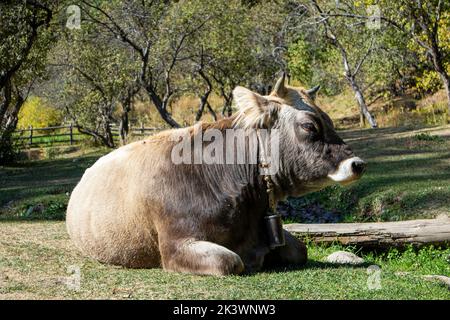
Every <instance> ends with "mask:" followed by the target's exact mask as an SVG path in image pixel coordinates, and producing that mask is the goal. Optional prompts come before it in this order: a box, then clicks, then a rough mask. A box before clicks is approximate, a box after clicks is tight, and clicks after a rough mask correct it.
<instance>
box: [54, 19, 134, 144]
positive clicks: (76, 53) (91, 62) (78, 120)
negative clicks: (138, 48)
mask: <svg viewBox="0 0 450 320" xmlns="http://www.w3.org/2000/svg"><path fill="white" fill-rule="evenodd" d="M97 31H98V30H97V25H94V24H92V25H85V26H84V28H82V29H81V30H76V31H68V32H66V33H65V34H64V35H62V36H61V38H60V41H59V44H58V46H57V47H55V50H53V52H52V60H53V61H52V66H53V67H55V68H58V70H59V71H60V72H61V73H62V77H58V78H57V79H55V80H56V81H57V82H58V84H61V83H62V86H63V88H62V90H56V91H53V94H54V95H53V97H52V100H53V101H57V102H58V104H59V106H60V108H62V109H63V110H64V111H65V114H66V115H67V116H68V117H69V118H70V120H71V121H72V122H73V123H74V124H75V126H76V127H77V128H78V130H79V131H80V132H81V133H84V134H87V135H90V136H92V137H94V139H95V140H96V141H98V142H100V143H101V144H103V145H105V146H107V147H110V148H112V147H114V146H115V143H114V139H113V135H112V132H111V125H112V124H113V123H114V122H116V120H117V119H115V118H114V116H113V113H114V111H115V110H116V109H117V108H118V107H119V106H120V107H121V108H122V112H121V115H120V121H118V122H119V123H120V127H119V129H120V130H119V132H120V133H121V140H122V142H123V143H125V142H126V138H127V134H128V113H129V112H130V110H131V104H132V100H133V97H134V95H135V94H136V93H137V91H138V89H137V87H136V77H137V70H138V66H137V65H136V64H135V63H134V60H133V59H129V57H130V56H132V54H133V52H132V51H130V50H129V48H127V47H124V46H123V45H122V43H121V42H120V41H117V39H114V38H111V37H110V36H109V35H108V34H106V35H105V34H103V33H100V32H97Z"/></svg>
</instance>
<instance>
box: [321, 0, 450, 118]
mask: <svg viewBox="0 0 450 320" xmlns="http://www.w3.org/2000/svg"><path fill="white" fill-rule="evenodd" d="M378 5H379V10H380V14H379V16H378V17H376V18H378V19H380V21H382V22H383V23H384V24H386V25H388V26H390V27H392V28H395V29H396V30H398V31H400V32H402V33H403V37H406V38H407V39H411V40H412V41H413V42H414V43H416V44H417V45H418V46H419V47H421V48H422V49H423V50H424V51H425V54H426V57H427V59H428V61H429V62H430V63H431V65H432V67H433V69H434V71H436V72H437V73H438V74H439V76H440V78H441V81H442V84H443V87H444V89H445V91H446V93H447V104H448V115H449V121H450V75H449V69H450V67H449V64H450V45H449V43H450V36H449V33H448V28H449V27H450V3H449V2H448V1H444V0H400V1H396V2H392V1H381V2H380V3H378ZM327 16H329V17H344V18H347V19H353V20H362V21H367V20H370V19H373V17H371V16H367V15H366V14H356V13H348V12H345V13H340V12H339V13H333V14H327Z"/></svg>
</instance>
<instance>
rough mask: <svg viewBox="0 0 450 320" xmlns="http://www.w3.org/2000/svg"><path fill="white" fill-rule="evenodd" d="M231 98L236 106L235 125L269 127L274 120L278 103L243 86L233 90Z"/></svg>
mask: <svg viewBox="0 0 450 320" xmlns="http://www.w3.org/2000/svg"><path fill="white" fill-rule="evenodd" d="M233 98H234V102H235V103H236V106H237V107H238V109H239V111H238V115H237V117H236V119H235V120H234V124H235V125H239V126H241V127H244V128H270V127H271V126H272V124H273V122H274V121H275V120H276V118H277V115H278V110H279V107H280V105H279V104H278V103H271V102H270V101H269V100H267V99H266V98H264V97H263V96H261V95H259V94H257V93H255V92H252V91H250V90H248V89H246V88H244V87H236V88H235V89H234V90H233Z"/></svg>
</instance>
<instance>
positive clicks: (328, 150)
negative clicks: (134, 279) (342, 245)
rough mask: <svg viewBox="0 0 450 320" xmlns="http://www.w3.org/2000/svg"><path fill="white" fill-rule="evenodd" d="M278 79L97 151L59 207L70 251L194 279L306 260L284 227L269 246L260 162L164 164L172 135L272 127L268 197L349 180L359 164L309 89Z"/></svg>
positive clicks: (356, 174) (354, 176)
mask: <svg viewBox="0 0 450 320" xmlns="http://www.w3.org/2000/svg"><path fill="white" fill-rule="evenodd" d="M284 82H285V80H284V76H283V77H282V78H280V79H279V80H278V82H277V84H276V85H275V86H274V89H273V92H271V93H270V94H269V95H267V96H262V95H259V94H257V93H255V92H252V91H250V90H248V89H246V88H244V87H236V88H235V89H234V91H233V96H234V102H235V105H236V107H237V111H236V113H234V114H233V115H232V116H231V117H228V118H224V119H221V120H218V121H216V122H213V123H203V122H200V123H197V124H196V125H194V126H191V127H187V128H178V129H171V130H166V131H163V132H160V133H158V134H156V135H153V136H151V137H148V138H146V139H144V140H141V141H137V142H134V143H130V144H128V145H125V146H122V147H120V148H118V149H116V150H114V151H112V152H111V153H109V154H107V155H105V156H103V157H101V158H100V159H99V160H98V161H97V162H96V163H95V164H94V165H93V166H92V167H90V168H88V169H87V170H86V172H85V173H84V175H83V177H82V178H81V180H80V182H79V183H78V184H77V186H76V187H75V189H74V190H73V192H72V194H71V197H70V201H69V204H68V208H67V217H66V225H67V231H68V233H69V236H70V238H71V240H72V241H73V243H74V244H75V245H76V247H78V248H79V250H81V251H82V252H83V253H84V254H85V255H87V256H89V257H92V258H94V259H96V260H98V261H100V262H103V263H107V264H113V265H120V266H124V267H128V268H155V267H162V268H164V269H165V270H168V271H174V272H183V273H192V274H200V275H216V276H223V275H230V274H241V273H243V272H254V271H257V270H260V269H261V268H264V267H269V266H270V267H272V266H277V265H288V264H292V265H303V264H305V262H306V261H307V249H306V246H305V245H304V243H303V242H302V241H300V240H298V239H297V238H295V237H294V236H292V235H291V234H289V233H288V232H286V231H283V232H284V237H285V244H284V245H283V246H279V247H276V248H272V247H271V246H270V245H269V243H268V242H269V241H268V233H267V228H266V226H265V222H264V217H265V216H266V215H267V212H268V210H269V209H270V204H269V194H268V192H267V191H268V189H267V188H268V187H267V184H266V183H265V181H264V175H262V174H261V171H260V167H259V163H253V162H252V163H250V162H248V163H247V162H244V163H239V164H227V163H213V164H205V163H200V164H198V163H174V161H173V150H174V148H175V147H176V146H177V145H178V144H179V143H180V142H179V140H176V139H173V136H174V134H175V135H184V136H189V137H192V136H195V135H197V134H198V133H199V132H200V133H202V132H203V133H204V132H206V131H207V130H211V129H214V130H216V131H219V132H225V131H226V130H237V129H243V130H250V129H256V130H259V129H271V130H275V129H276V130H278V132H279V147H278V150H279V151H278V156H279V159H278V161H279V168H278V171H277V172H276V173H273V174H272V175H271V176H270V178H271V183H272V184H273V187H272V188H271V192H272V195H273V197H274V199H275V200H274V201H279V200H281V199H284V198H286V197H287V196H301V195H304V194H306V193H308V192H313V191H317V190H320V189H322V188H324V187H326V186H329V185H331V184H335V183H340V184H348V183H350V182H352V181H355V180H358V179H359V178H360V177H361V176H362V174H363V172H364V169H365V163H364V161H363V160H361V159H360V158H359V157H356V156H355V155H354V154H353V152H352V150H351V149H350V147H349V146H348V145H347V144H345V143H344V141H343V140H342V139H341V138H340V137H339V136H338V135H337V133H336V131H335V129H334V127H333V123H332V121H331V119H330V118H329V117H328V115H327V114H326V113H325V112H323V111H322V110H321V109H320V108H319V107H318V106H317V105H316V104H315V102H314V95H315V92H316V91H317V90H316V89H314V90H309V91H308V90H305V89H302V88H297V87H290V86H287V85H286V84H285V83H284ZM205 147H206V146H204V145H203V144H202V148H205ZM256 162H258V161H256Z"/></svg>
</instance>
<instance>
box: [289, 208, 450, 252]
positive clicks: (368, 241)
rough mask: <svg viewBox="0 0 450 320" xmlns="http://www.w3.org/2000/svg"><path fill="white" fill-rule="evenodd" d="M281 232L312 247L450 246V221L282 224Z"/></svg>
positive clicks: (444, 218) (447, 218)
mask: <svg viewBox="0 0 450 320" xmlns="http://www.w3.org/2000/svg"><path fill="white" fill-rule="evenodd" d="M284 228H285V229H286V230H287V231H289V232H292V233H293V234H295V235H297V236H304V237H307V238H309V239H311V240H312V241H313V242H315V243H324V244H333V243H336V242H338V243H340V244H343V245H357V246H360V247H373V248H389V247H393V246H394V247H402V246H404V245H407V244H413V245H424V244H435V245H448V244H450V217H448V216H446V215H443V216H439V217H438V218H436V219H423V220H409V221H400V222H375V223H323V224H300V223H292V224H286V225H285V226H284Z"/></svg>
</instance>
